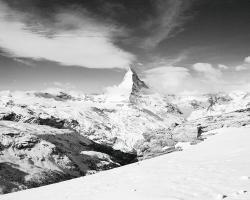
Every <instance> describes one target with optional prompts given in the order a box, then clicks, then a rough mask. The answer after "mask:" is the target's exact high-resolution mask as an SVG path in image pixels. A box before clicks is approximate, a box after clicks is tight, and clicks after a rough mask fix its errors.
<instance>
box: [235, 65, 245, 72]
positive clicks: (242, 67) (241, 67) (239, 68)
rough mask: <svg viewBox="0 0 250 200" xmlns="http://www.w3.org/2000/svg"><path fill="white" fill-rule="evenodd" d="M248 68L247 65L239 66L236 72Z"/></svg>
mask: <svg viewBox="0 0 250 200" xmlns="http://www.w3.org/2000/svg"><path fill="white" fill-rule="evenodd" d="M247 69H248V67H247V66H246V65H238V66H236V67H235V70H236V71H244V70H247Z"/></svg>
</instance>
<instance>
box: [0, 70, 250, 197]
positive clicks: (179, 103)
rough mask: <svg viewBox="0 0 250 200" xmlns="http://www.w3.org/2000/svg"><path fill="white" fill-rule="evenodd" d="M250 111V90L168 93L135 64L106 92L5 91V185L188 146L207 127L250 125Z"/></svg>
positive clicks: (63, 176)
mask: <svg viewBox="0 0 250 200" xmlns="http://www.w3.org/2000/svg"><path fill="white" fill-rule="evenodd" d="M166 81H167V80H166ZM249 111H250V93H247V92H240V91H236V92H231V93H216V94H198V95H173V94H169V95H161V94H158V93H157V92H154V91H153V90H152V89H151V88H150V87H149V86H148V85H147V83H145V82H144V81H142V80H140V78H139V76H138V75H137V73H136V72H135V70H134V69H131V68H130V69H129V70H128V71H127V73H126V74H125V77H124V79H123V81H122V82H121V84H119V85H117V86H113V87H110V88H107V90H106V91H105V93H103V94H98V95H97V94H95V95H90V94H83V93H81V92H76V91H67V90H62V89H48V90H45V91H16V92H10V91H2V92H0V193H9V192H14V191H18V190H23V189H27V188H33V187H38V186H42V185H47V184H50V183H55V182H60V181H63V180H68V179H72V178H76V177H80V176H85V175H90V174H93V173H96V172H99V171H102V170H107V169H112V168H115V167H119V166H122V165H126V164H130V163H133V162H137V161H138V160H143V159H147V158H151V157H155V156H158V155H162V154H166V153H170V152H173V151H180V150H182V149H181V148H180V147H179V146H178V145H177V144H179V143H181V142H189V143H191V144H197V143H199V142H201V141H202V140H203V139H204V138H202V137H200V138H197V136H198V135H199V134H202V133H204V132H208V131H211V130H215V129H218V128H222V127H241V126H247V125H249V124H250V114H249Z"/></svg>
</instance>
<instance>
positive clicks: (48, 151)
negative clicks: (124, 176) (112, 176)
mask: <svg viewBox="0 0 250 200" xmlns="http://www.w3.org/2000/svg"><path fill="white" fill-rule="evenodd" d="M134 161H136V155H133V154H127V153H123V152H121V151H118V150H114V149H112V148H109V147H107V146H103V145H100V144H97V143H95V142H93V141H91V140H89V139H87V138H86V137H83V136H81V135H79V134H78V133H76V132H74V131H70V130H67V129H56V128H51V127H49V126H41V125H31V124H24V123H21V122H19V123H17V122H9V121H1V122H0V194H1V193H8V192H12V191H17V190H20V189H26V188H32V187H37V186H41V185H47V184H50V183H55V182H59V181H63V180H68V179H71V178H76V177H79V176H83V175H87V174H93V173H95V172H98V171H102V170H106V169H111V168H114V167H119V166H121V165H124V164H128V163H131V162H134Z"/></svg>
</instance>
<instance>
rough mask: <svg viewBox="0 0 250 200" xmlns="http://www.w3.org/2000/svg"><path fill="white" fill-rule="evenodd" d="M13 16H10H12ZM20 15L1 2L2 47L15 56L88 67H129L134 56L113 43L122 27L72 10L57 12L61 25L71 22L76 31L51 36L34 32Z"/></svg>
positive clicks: (66, 31)
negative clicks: (80, 16)
mask: <svg viewBox="0 0 250 200" xmlns="http://www.w3.org/2000/svg"><path fill="white" fill-rule="evenodd" d="M10 16H11V17H10ZM25 17H26V16H23V15H21V14H20V13H18V12H15V11H13V10H11V9H9V8H8V7H7V6H5V5H4V4H3V3H1V2H0V27H4V28H1V31H0V46H1V47H2V48H3V49H4V50H5V51H7V52H8V53H9V54H10V55H11V56H13V57H24V58H32V59H38V60H39V59H45V60H50V61H55V62H58V63H61V64H62V65H68V66H72V65H76V66H81V67H88V68H127V67H128V65H129V64H130V63H131V62H132V61H133V60H134V59H135V57H134V56H133V55H132V54H130V53H128V52H125V51H123V50H122V49H120V48H118V47H117V46H115V45H114V43H113V40H114V34H116V35H117V34H119V33H118V32H120V31H121V30H120V29H119V30H118V28H116V27H115V26H114V25H109V24H101V23H99V22H97V21H96V20H94V19H92V18H90V17H88V16H85V17H84V18H81V19H80V18H78V16H77V15H74V14H73V13H60V14H58V15H57V21H58V24H56V25H58V26H61V27H63V26H64V25H67V24H70V23H71V22H72V21H73V22H74V23H75V24H77V26H78V27H79V28H78V29H76V30H61V31H59V32H58V33H56V35H53V36H52V37H46V36H44V35H43V34H41V33H39V32H34V31H32V30H30V29H29V27H27V26H26V25H25V23H23V22H22V19H25Z"/></svg>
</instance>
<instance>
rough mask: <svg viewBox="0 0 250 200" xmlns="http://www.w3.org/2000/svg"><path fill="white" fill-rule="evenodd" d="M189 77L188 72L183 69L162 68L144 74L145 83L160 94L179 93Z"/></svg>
mask: <svg viewBox="0 0 250 200" xmlns="http://www.w3.org/2000/svg"><path fill="white" fill-rule="evenodd" d="M189 77H190V72H189V70H188V69H186V68H184V67H173V66H168V67H164V66H162V67H158V68H154V69H150V70H147V71H146V72H145V81H146V82H147V83H148V84H149V85H150V86H151V87H152V88H154V89H155V90H157V91H158V92H160V93H176V92H180V90H181V87H180V86H181V85H183V84H184V82H186V81H187V79H189Z"/></svg>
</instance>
